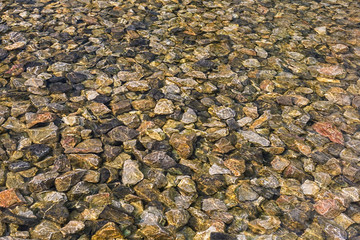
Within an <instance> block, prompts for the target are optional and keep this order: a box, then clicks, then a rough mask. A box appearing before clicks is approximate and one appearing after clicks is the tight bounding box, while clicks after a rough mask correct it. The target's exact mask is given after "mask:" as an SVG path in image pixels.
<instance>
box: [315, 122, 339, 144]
mask: <svg viewBox="0 0 360 240" xmlns="http://www.w3.org/2000/svg"><path fill="white" fill-rule="evenodd" d="M312 127H313V129H314V130H315V131H316V132H317V133H319V134H321V135H322V136H325V137H328V138H329V139H330V140H331V141H332V142H335V143H339V144H344V137H343V135H342V133H341V132H340V131H339V130H337V128H336V127H335V126H334V125H332V124H331V123H329V122H317V123H315V124H314V125H313V126H312Z"/></svg>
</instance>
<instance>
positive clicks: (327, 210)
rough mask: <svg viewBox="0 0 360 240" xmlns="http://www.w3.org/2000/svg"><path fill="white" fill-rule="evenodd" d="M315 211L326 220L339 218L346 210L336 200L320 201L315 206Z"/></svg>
mask: <svg viewBox="0 0 360 240" xmlns="http://www.w3.org/2000/svg"><path fill="white" fill-rule="evenodd" d="M314 209H315V211H316V212H317V213H318V214H320V215H321V216H324V217H325V218H335V217H337V216H338V215H339V214H340V213H341V212H342V211H343V210H344V208H343V207H342V206H341V205H340V203H339V202H338V201H337V200H335V199H324V200H319V201H317V202H316V203H315V204H314Z"/></svg>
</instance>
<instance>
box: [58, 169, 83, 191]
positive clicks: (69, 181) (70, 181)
mask: <svg viewBox="0 0 360 240" xmlns="http://www.w3.org/2000/svg"><path fill="white" fill-rule="evenodd" d="M85 173H86V170H83V169H76V170H73V171H69V172H66V173H64V174H62V175H61V176H58V177H57V178H56V179H55V188H56V190H57V191H59V192H65V191H67V190H69V189H70V187H72V186H74V185H75V184H76V183H78V182H79V181H80V179H81V178H82V177H83V176H84V175H85Z"/></svg>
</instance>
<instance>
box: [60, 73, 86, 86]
mask: <svg viewBox="0 0 360 240" xmlns="http://www.w3.org/2000/svg"><path fill="white" fill-rule="evenodd" d="M65 76H66V78H67V79H68V80H69V81H70V82H71V83H81V82H83V81H85V80H86V79H87V76H86V75H85V74H82V73H80V72H70V73H67V74H66V75H65Z"/></svg>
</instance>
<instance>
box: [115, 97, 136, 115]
mask: <svg viewBox="0 0 360 240" xmlns="http://www.w3.org/2000/svg"><path fill="white" fill-rule="evenodd" d="M131 108H132V107H131V103H130V101H129V100H120V101H118V102H116V103H111V110H112V112H113V114H114V115H118V114H122V113H126V112H129V111H130V110H131Z"/></svg>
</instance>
